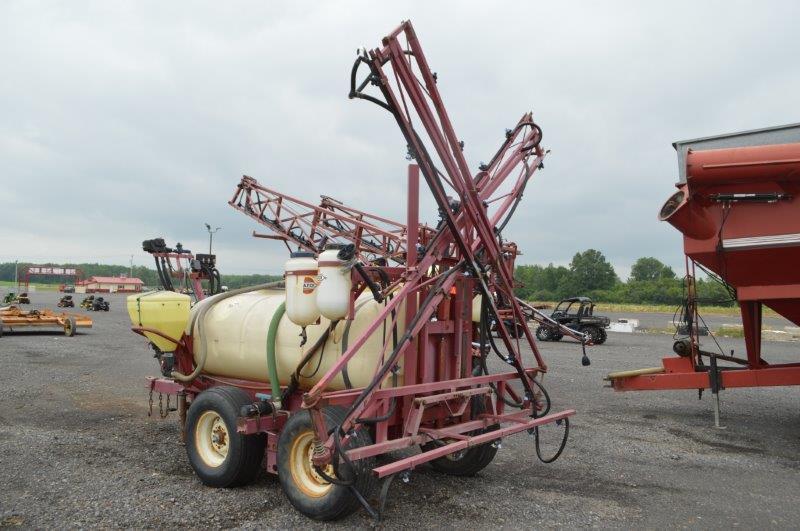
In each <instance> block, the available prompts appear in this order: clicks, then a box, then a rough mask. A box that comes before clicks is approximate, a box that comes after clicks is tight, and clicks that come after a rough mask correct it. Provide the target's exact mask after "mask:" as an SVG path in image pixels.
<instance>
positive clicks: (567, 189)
mask: <svg viewBox="0 0 800 531" xmlns="http://www.w3.org/2000/svg"><path fill="white" fill-rule="evenodd" d="M796 6H797V4H796V3H795V2H771V3H769V4H768V5H764V4H748V3H736V2H725V3H714V2H712V3H707V4H706V3H696V2H671V3H668V4H654V3H641V2H615V3H613V4H611V5H609V4H595V3H588V2H586V3H557V4H555V3H553V4H541V3H536V4H534V3H520V2H491V3H489V2H472V3H464V2H459V3H446V2H441V3H430V2H410V3H403V4H402V5H401V4H399V3H398V4H391V5H378V4H374V3H366V2H364V3H360V2H325V3H319V4H316V3H310V2H292V3H288V4H276V3H265V2H227V3H223V4H220V3H218V2H206V3H197V2H192V3H189V2H169V3H166V4H165V3H163V2H138V3H122V4H120V3H108V2H103V1H96V2H84V3H81V4H74V3H62V4H59V3H52V2H42V3H35V2H4V3H2V4H0V64H2V65H3V70H4V71H3V75H2V77H0V116H3V119H2V120H1V121H0V184H1V186H0V211H2V213H3V223H2V225H0V240H1V241H2V242H3V250H2V251H0V259H10V258H19V259H21V260H36V261H39V260H45V259H48V258H50V259H51V260H53V261H58V260H72V261H77V260H81V261H83V260H88V261H94V260H98V261H101V262H112V263H126V262H127V257H128V256H129V255H130V254H135V255H137V256H136V260H137V262H138V263H148V262H147V257H146V256H144V255H143V254H142V253H141V251H140V249H139V244H140V242H141V240H143V239H145V238H150V237H153V236H156V235H165V236H168V237H169V238H170V239H171V241H173V242H174V241H175V240H182V241H184V243H186V245H187V247H189V246H190V245H191V246H194V247H199V248H202V247H203V246H204V245H205V243H204V242H205V241H206V240H205V232H204V227H203V223H204V222H206V221H209V222H210V223H213V224H214V225H215V226H216V225H222V226H223V227H224V228H223V230H222V231H221V232H220V233H219V234H218V235H217V238H216V239H215V247H216V250H217V251H218V253H219V255H220V266H221V268H222V270H223V271H227V272H237V273H240V272H257V271H270V272H276V271H278V270H279V268H280V266H281V263H282V261H283V259H284V256H285V252H284V249H283V248H282V246H280V245H279V244H276V243H275V242H268V241H262V240H253V239H252V238H250V237H249V234H250V233H251V232H252V230H253V229H257V228H258V227H256V226H255V224H254V223H252V222H250V221H249V220H248V219H246V218H245V217H244V216H242V215H241V214H239V213H237V212H235V211H234V210H233V209H231V208H230V207H229V206H228V205H227V204H226V203H227V201H228V199H229V198H230V196H231V195H232V194H233V191H234V188H235V185H236V183H237V182H238V179H239V177H240V176H241V175H242V174H244V173H246V174H249V175H252V176H254V177H256V178H258V179H259V180H261V181H262V182H264V183H265V184H267V185H268V186H270V187H273V188H276V189H278V190H281V191H285V192H286V193H291V194H294V195H297V196H299V197H302V198H305V199H308V200H310V201H315V200H316V199H317V198H318V196H319V195H320V194H326V195H331V196H334V197H336V198H338V199H341V200H344V201H346V202H348V203H350V204H352V205H353V206H357V207H361V208H364V209H366V210H370V211H372V212H375V213H378V214H382V215H386V216H390V217H395V218H397V219H402V216H403V212H404V209H405V205H404V199H403V198H404V186H405V185H404V178H405V165H406V161H405V159H404V158H403V157H404V155H405V144H404V142H403V141H402V138H401V136H400V134H399V132H398V131H397V128H396V125H395V124H394V123H393V121H392V119H391V118H390V117H389V116H388V115H386V114H385V113H383V112H381V111H380V110H378V109H377V108H375V107H373V106H371V105H368V104H364V103H361V102H353V101H349V100H348V99H347V97H346V96H347V90H348V83H349V73H350V66H351V64H352V61H353V59H354V54H355V50H356V48H357V47H359V46H362V45H366V46H368V47H374V46H376V45H378V43H379V42H380V38H381V37H382V36H383V35H384V34H385V33H387V32H388V31H390V30H391V29H392V28H393V27H394V26H395V25H396V24H397V23H398V22H399V21H400V20H401V19H404V18H409V17H410V18H412V20H413V21H414V23H415V27H416V29H417V32H418V34H419V36H420V39H421V41H422V44H423V47H424V48H425V50H426V53H427V56H428V59H429V62H430V63H431V64H432V66H433V69H434V70H436V71H437V72H438V74H439V86H440V90H441V91H442V93H443V97H444V98H445V102H446V104H447V105H448V109H449V112H450V116H451V118H452V119H453V122H454V125H455V127H456V129H457V131H458V132H459V134H460V135H461V137H462V139H464V140H465V141H466V152H467V154H468V160H469V161H470V163H471V164H473V165H476V164H477V163H478V162H479V161H481V160H486V159H488V158H489V157H490V156H491V154H492V153H493V152H494V150H495V149H496V147H497V145H498V144H499V142H500V140H501V137H502V132H503V129H504V128H505V127H509V126H510V125H512V124H513V123H514V122H515V121H516V120H517V119H518V118H519V116H520V115H521V114H522V113H523V112H525V111H527V110H529V109H533V111H534V116H535V117H536V119H537V121H538V122H539V123H540V124H541V126H542V128H543V129H544V139H545V140H544V144H545V145H546V147H548V148H550V149H552V151H553V152H552V155H551V157H550V158H549V159H548V160H547V162H546V169H545V171H543V172H541V173H540V174H538V175H537V176H536V178H535V180H534V181H533V182H532V183H531V185H530V186H529V188H528V189H527V192H526V197H525V200H524V202H523V203H522V206H521V207H520V208H519V209H518V211H517V215H516V217H515V219H514V220H513V221H512V223H511V224H510V225H509V228H508V229H507V235H508V237H510V238H512V239H515V240H517V241H518V243H519V244H520V246H521V248H522V249H523V251H524V252H525V255H524V256H523V257H522V262H524V263H531V262H536V263H548V262H556V263H565V262H568V261H569V260H570V258H571V256H572V254H574V253H575V252H576V251H579V250H583V249H585V248H588V247H594V248H597V249H600V250H602V251H603V252H604V253H605V254H606V255H607V256H608V257H609V259H610V260H611V261H612V263H614V264H615V265H617V267H618V270H619V272H620V273H621V274H624V272H625V271H627V270H628V269H629V268H630V265H631V264H632V263H633V261H634V260H635V259H636V258H637V257H639V256H656V257H658V258H660V259H662V260H664V261H666V262H668V263H670V264H671V265H673V267H675V268H676V270H680V269H681V267H682V253H681V247H682V246H681V243H680V238H679V235H678V234H677V233H676V232H675V231H674V230H673V229H672V228H671V227H668V226H665V225H664V224H660V223H659V222H658V221H656V212H657V210H658V208H659V207H660V205H661V203H662V202H663V201H664V200H665V199H666V197H668V195H669V194H670V192H671V190H672V184H673V183H674V181H675V180H676V175H677V171H676V163H675V156H674V152H673V151H672V148H671V146H670V143H671V142H672V141H674V140H677V139H680V138H688V137H696V136H702V135H707V134H714V133H721V132H727V131H732V130H739V129H746V128H754V127H762V126H768V125H776V124H780V123H787V122H792V121H800V120H799V119H798V118H799V117H800V112H799V111H800V102H799V101H798V99H797V97H796V95H797V93H798V89H800V70H798V69H797V68H794V65H795V64H796V54H797V52H798V41H797V39H796V37H795V33H796V31H795V28H794V21H796V20H797V16H798V14H800V13H798V8H797V7H796ZM426 205H427V206H428V207H429V208H428V209H429V210H431V209H430V205H431V203H430V202H427V203H426ZM427 217H428V219H430V220H432V219H433V218H434V217H435V213H434V212H433V211H432V210H431V211H430V212H427Z"/></svg>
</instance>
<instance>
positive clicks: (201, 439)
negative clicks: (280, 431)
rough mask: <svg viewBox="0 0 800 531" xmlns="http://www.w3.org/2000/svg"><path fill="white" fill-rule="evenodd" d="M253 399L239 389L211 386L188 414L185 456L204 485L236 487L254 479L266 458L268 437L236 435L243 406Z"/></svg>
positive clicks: (199, 396)
mask: <svg viewBox="0 0 800 531" xmlns="http://www.w3.org/2000/svg"><path fill="white" fill-rule="evenodd" d="M252 402H253V399H252V398H250V396H249V395H248V394H247V393H246V392H244V391H243V390H242V389H239V388H236V387H228V386H219V387H212V388H211V389H208V390H206V391H203V392H202V393H200V394H199V395H198V396H197V398H195V399H194V401H192V405H191V407H189V411H188V413H187V415H186V428H185V429H186V431H185V439H186V453H187V455H188V456H189V463H190V464H191V465H192V468H193V469H194V471H195V473H196V474H197V476H198V477H199V478H200V481H202V482H203V484H205V485H208V486H210V487H236V486H239V485H245V484H247V483H250V482H251V481H252V480H253V479H255V477H256V475H257V474H258V471H259V469H260V467H261V462H262V461H263V459H264V450H265V449H266V436H265V435H264V434H257V435H243V434H240V433H237V432H236V418H237V417H238V416H239V411H240V410H241V408H242V406H244V405H247V404H251V403H252Z"/></svg>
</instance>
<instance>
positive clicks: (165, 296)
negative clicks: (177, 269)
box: [128, 291, 191, 352]
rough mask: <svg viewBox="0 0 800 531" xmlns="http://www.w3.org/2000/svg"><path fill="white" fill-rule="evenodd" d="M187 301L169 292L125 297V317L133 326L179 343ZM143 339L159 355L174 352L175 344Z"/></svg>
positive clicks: (154, 337) (186, 316) (158, 338)
mask: <svg viewBox="0 0 800 531" xmlns="http://www.w3.org/2000/svg"><path fill="white" fill-rule="evenodd" d="M190 307H191V298H190V297H189V296H188V295H183V294H181V293H175V292H172V291H153V292H150V293H141V294H139V293H137V294H136V295H129V296H128V315H129V316H130V318H131V323H133V325H134V326H144V327H147V328H155V329H156V330H159V331H161V332H163V333H164V334H166V335H168V336H170V337H174V338H175V339H180V337H181V334H182V333H183V329H184V328H185V327H186V323H187V321H188V320H189V311H190V309H191V308H190ZM145 336H146V337H147V339H149V340H150V341H152V342H153V344H155V346H156V347H158V348H159V350H161V351H162V352H172V351H174V350H175V347H176V345H175V343H173V342H172V341H169V340H168V339H164V338H163V337H161V336H159V335H156V334H152V333H150V332H145Z"/></svg>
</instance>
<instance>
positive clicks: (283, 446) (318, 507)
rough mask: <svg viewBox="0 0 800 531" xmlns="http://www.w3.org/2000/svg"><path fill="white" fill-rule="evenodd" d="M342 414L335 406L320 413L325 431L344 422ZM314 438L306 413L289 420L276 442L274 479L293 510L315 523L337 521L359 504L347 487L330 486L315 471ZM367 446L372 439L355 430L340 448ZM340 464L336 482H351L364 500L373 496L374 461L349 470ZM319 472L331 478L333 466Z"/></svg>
mask: <svg viewBox="0 0 800 531" xmlns="http://www.w3.org/2000/svg"><path fill="white" fill-rule="evenodd" d="M345 413H346V411H345V409H344V408H341V407H336V406H332V407H326V408H324V409H323V410H322V414H323V415H324V417H325V424H326V426H328V428H329V429H331V428H335V427H336V426H339V425H340V424H341V423H342V422H343V421H344V418H345ZM314 438H315V435H314V426H313V423H312V422H311V415H310V414H309V413H308V411H305V410H304V411H300V412H298V413H295V414H294V415H292V416H291V417H289V420H288V421H287V422H286V425H285V426H284V427H283V430H282V431H281V436H280V438H279V439H278V479H279V480H280V482H281V487H282V488H283V492H284V493H285V494H286V497H287V498H289V501H290V502H291V503H292V505H294V507H295V509H297V510H298V511H300V512H301V513H303V514H304V515H306V516H308V517H310V518H313V519H315V520H338V519H340V518H344V517H345V516H348V515H349V514H351V513H352V512H353V511H355V510H356V509H358V507H359V501H358V499H357V498H356V497H355V495H354V494H353V491H352V489H351V488H350V487H349V486H346V485H334V484H331V483H329V482H327V481H326V480H325V479H324V478H323V477H322V475H321V474H320V473H319V472H318V471H317V470H316V469H315V467H314V465H313V463H312V461H311V456H312V454H313V452H314ZM371 444H372V437H370V435H369V433H367V430H365V429H359V430H356V432H355V434H354V435H352V436H351V437H350V438H349V439H348V440H347V442H345V443H344V445H343V447H344V449H345V450H350V449H352V448H358V447H361V446H369V445H371ZM340 463H342V464H341V466H339V467H338V473H339V478H338V479H340V480H342V481H343V482H349V481H353V482H354V483H353V486H354V487H355V488H356V489H357V490H358V492H359V493H361V495H362V496H363V497H364V498H365V499H367V500H369V499H370V498H371V497H373V495H374V493H375V492H376V491H377V486H378V484H377V479H376V478H375V476H374V475H373V474H372V469H373V468H374V467H375V458H373V457H368V458H364V459H359V460H358V461H353V470H352V471H351V470H349V469H348V468H347V465H345V464H344V463H343V462H342V461H340ZM323 472H324V473H325V474H326V475H327V476H329V477H334V474H335V472H334V467H333V465H328V467H327V468H326V469H325V470H324V471H323Z"/></svg>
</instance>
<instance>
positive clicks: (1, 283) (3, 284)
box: [0, 280, 59, 293]
mask: <svg viewBox="0 0 800 531" xmlns="http://www.w3.org/2000/svg"><path fill="white" fill-rule="evenodd" d="M30 286H31V288H34V289H36V291H58V286H59V285H58V284H41V283H39V282H31V283H30ZM0 290H2V291H3V292H7V291H13V292H15V293H16V291H17V285H16V283H14V281H12V280H0ZM31 291H33V290H31Z"/></svg>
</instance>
